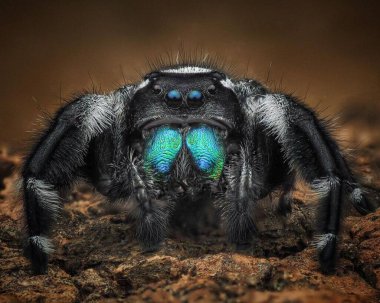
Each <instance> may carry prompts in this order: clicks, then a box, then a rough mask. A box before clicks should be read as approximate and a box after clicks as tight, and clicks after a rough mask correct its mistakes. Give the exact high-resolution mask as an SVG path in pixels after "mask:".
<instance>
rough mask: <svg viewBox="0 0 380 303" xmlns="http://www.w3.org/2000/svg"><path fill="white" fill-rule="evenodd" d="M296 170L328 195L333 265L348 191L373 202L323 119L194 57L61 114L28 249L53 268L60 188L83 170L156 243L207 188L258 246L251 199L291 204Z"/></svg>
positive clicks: (36, 183) (36, 163)
mask: <svg viewBox="0 0 380 303" xmlns="http://www.w3.org/2000/svg"><path fill="white" fill-rule="evenodd" d="M295 175H297V176H301V177H302V178H303V179H304V180H306V181H307V182H309V183H310V184H311V185H312V187H313V188H314V190H316V191H317V192H318V193H319V197H320V204H321V207H320V208H318V209H319V210H318V211H319V219H318V223H319V226H318V228H319V233H320V235H319V238H318V242H317V249H318V251H319V260H320V264H321V268H322V270H324V271H328V270H330V269H331V268H333V266H334V259H335V249H336V242H337V234H338V230H339V221H340V216H341V205H342V197H343V193H344V192H347V193H348V194H349V197H350V199H351V201H352V202H353V204H354V206H355V207H356V209H357V210H358V211H359V212H360V213H367V212H369V211H371V210H373V206H371V204H370V203H368V202H367V200H366V199H365V197H364V196H363V194H362V192H361V190H360V188H359V186H358V184H357V183H356V182H355V180H354V178H353V176H352V174H351V172H350V170H349V168H348V166H347V164H346V161H345V160H344V158H343V157H342V155H341V153H340V151H339V148H338V146H337V144H336V143H335V142H334V141H333V139H332V138H331V136H330V135H329V133H328V131H327V130H326V128H325V126H324V125H323V123H322V122H321V121H320V120H318V119H317V118H316V116H315V114H314V113H313V112H312V111H311V110H309V109H308V108H306V107H305V106H304V105H302V104H301V103H300V102H299V101H297V100H296V99H295V98H293V97H291V96H288V95H283V94H278V93H272V92H270V91H269V90H267V89H266V88H264V87H263V86H262V85H261V84H259V83H258V82H256V81H253V80H245V79H244V80H237V79H231V78H229V77H228V76H226V75H225V74H224V73H223V72H221V71H217V70H214V69H209V68H205V67H198V66H194V65H181V66H174V67H169V68H166V69H161V70H158V71H155V72H152V73H150V74H148V75H147V76H146V77H145V79H144V80H143V81H142V82H141V83H138V84H136V85H127V86H125V87H122V88H120V89H118V90H116V91H114V92H112V93H110V94H108V95H98V94H86V95H83V96H81V97H79V98H77V99H75V100H74V101H72V102H70V103H68V104H67V105H66V106H65V107H63V108H62V109H61V110H60V111H59V112H58V114H57V115H56V117H55V119H54V120H53V122H52V123H51V125H50V127H49V129H48V130H47V131H46V132H45V133H44V135H43V136H42V137H41V139H40V140H39V142H38V143H37V144H36V145H35V147H34V149H33V151H32V152H31V154H30V155H29V157H28V158H27V160H26V162H25V165H24V168H23V192H24V205H25V214H26V222H27V228H28V233H29V235H28V239H27V241H26V246H25V251H26V253H27V255H28V257H29V258H30V260H31V262H32V266H33V270H34V272H35V273H44V272H46V270H47V256H48V254H49V252H50V251H51V244H50V241H49V239H48V234H49V231H50V229H51V227H52V224H53V222H54V221H55V219H56V218H57V215H58V213H59V209H60V207H61V201H60V197H59V193H60V192H62V190H63V189H69V188H70V186H71V185H72V184H73V183H74V182H75V180H76V179H78V178H85V179H86V180H88V182H90V183H91V184H93V185H94V187H95V188H96V189H97V190H98V191H99V192H100V193H101V194H103V195H104V196H106V197H107V198H108V199H109V200H111V201H125V203H132V201H134V202H135V203H136V204H137V211H135V212H134V216H135V217H136V229H137V238H138V239H139V241H140V243H141V244H142V246H143V247H144V248H145V249H147V250H150V249H154V248H156V247H157V246H158V244H159V243H160V242H161V241H162V240H163V239H164V237H165V232H166V229H167V226H168V224H169V219H170V214H171V211H172V210H173V208H174V207H175V205H176V202H177V201H178V200H180V199H182V197H183V196H186V197H191V199H190V200H194V201H196V199H197V198H198V199H200V198H199V197H203V198H204V197H205V195H204V193H208V194H207V195H206V196H207V197H210V198H214V199H215V201H217V203H216V206H217V207H219V208H220V210H221V212H220V213H221V214H222V219H223V221H224V223H225V226H226V231H227V234H228V238H229V240H230V241H231V242H233V243H235V244H236V245H237V246H240V245H245V244H247V242H249V241H250V237H251V235H252V233H253V232H254V231H255V223H254V222H253V219H252V216H251V214H250V205H252V204H254V203H255V202H256V201H257V200H259V199H262V198H264V197H265V196H266V195H268V194H269V193H270V192H271V191H273V190H274V189H276V188H279V187H280V188H281V189H282V190H283V194H282V195H281V197H280V200H279V210H281V211H282V212H286V211H287V210H289V209H290V207H289V206H290V205H289V203H290V201H291V198H290V196H291V195H290V193H291V191H292V189H293V185H294V182H295ZM130 198H133V199H130Z"/></svg>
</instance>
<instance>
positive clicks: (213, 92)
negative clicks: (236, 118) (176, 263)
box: [207, 84, 216, 95]
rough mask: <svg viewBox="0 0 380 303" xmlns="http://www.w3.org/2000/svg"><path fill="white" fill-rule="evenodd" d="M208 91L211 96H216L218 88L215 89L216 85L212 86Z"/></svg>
mask: <svg viewBox="0 0 380 303" xmlns="http://www.w3.org/2000/svg"><path fill="white" fill-rule="evenodd" d="M207 91H208V92H209V94H211V95H215V93H216V87H215V85H213V84H212V85H210V86H209V87H208V89H207Z"/></svg>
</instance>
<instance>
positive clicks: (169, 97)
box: [166, 89, 182, 107]
mask: <svg viewBox="0 0 380 303" xmlns="http://www.w3.org/2000/svg"><path fill="white" fill-rule="evenodd" d="M166 103H167V105H168V106H170V107H180V106H181V105H182V95H181V93H180V92H179V91H178V90H176V89H172V90H170V91H169V92H168V93H167V94H166Z"/></svg>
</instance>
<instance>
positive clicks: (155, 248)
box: [142, 243, 161, 254]
mask: <svg viewBox="0 0 380 303" xmlns="http://www.w3.org/2000/svg"><path fill="white" fill-rule="evenodd" d="M160 248H161V243H158V244H153V245H149V246H143V247H142V252H143V253H144V254H149V253H154V252H157V251H159V250H160Z"/></svg>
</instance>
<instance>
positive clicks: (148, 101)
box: [131, 66, 239, 132]
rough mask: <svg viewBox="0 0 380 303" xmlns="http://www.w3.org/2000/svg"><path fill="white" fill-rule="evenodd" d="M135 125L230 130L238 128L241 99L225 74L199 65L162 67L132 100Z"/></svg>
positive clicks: (147, 128) (144, 82)
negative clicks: (203, 125) (203, 126)
mask: <svg viewBox="0 0 380 303" xmlns="http://www.w3.org/2000/svg"><path fill="white" fill-rule="evenodd" d="M131 110H132V111H131V112H132V113H133V125H135V127H136V128H137V130H141V131H144V130H149V129H151V128H155V127H159V126H161V125H171V126H173V127H178V128H185V127H188V126H192V125H194V124H207V125H210V126H213V127H214V128H217V129H220V130H223V131H227V132H229V131H230V130H233V129H234V128H235V127H236V123H237V119H238V116H239V115H238V100H237V98H236V95H235V93H234V92H233V90H232V82H231V80H230V79H229V78H227V77H226V76H225V75H224V74H223V73H221V72H218V71H215V70H211V69H207V68H201V67H196V66H181V67H173V68H167V69H162V70H159V71H156V72H152V73H150V74H148V75H146V76H145V79H144V81H143V82H142V83H141V84H140V86H139V87H138V89H137V91H136V94H135V96H134V98H133V100H132V103H131Z"/></svg>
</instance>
